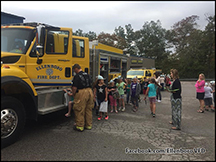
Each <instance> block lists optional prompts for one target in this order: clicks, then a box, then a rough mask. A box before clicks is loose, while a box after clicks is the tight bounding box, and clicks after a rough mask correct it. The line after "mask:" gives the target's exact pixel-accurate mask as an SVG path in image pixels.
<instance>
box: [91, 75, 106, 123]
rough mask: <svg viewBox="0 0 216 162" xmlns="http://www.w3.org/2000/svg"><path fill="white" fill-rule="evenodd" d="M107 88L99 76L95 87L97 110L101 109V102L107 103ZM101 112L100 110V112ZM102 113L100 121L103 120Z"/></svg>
mask: <svg viewBox="0 0 216 162" xmlns="http://www.w3.org/2000/svg"><path fill="white" fill-rule="evenodd" d="M107 95H108V94H107V86H106V85H105V83H104V78H103V77H102V76H101V75H99V76H98V81H97V84H96V85H95V87H94V100H95V102H97V104H98V105H97V106H96V109H99V107H100V104H101V102H103V101H105V102H107ZM99 112H100V110H99ZM102 115H103V114H102V112H100V116H99V117H98V120H101V119H102ZM108 118H109V117H108V112H106V116H105V120H108Z"/></svg>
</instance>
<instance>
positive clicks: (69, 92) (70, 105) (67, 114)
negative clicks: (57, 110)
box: [64, 88, 74, 117]
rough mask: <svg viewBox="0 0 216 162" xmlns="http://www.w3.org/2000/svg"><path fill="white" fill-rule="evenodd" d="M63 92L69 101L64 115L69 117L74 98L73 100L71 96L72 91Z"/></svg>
mask: <svg viewBox="0 0 216 162" xmlns="http://www.w3.org/2000/svg"><path fill="white" fill-rule="evenodd" d="M64 92H65V93H67V94H68V96H70V101H69V103H68V112H67V113H66V114H65V116H66V117H70V116H71V109H72V107H73V104H74V102H73V101H74V98H73V94H72V90H71V89H69V88H68V89H67V90H66V89H64Z"/></svg>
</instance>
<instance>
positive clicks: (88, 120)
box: [74, 88, 94, 130]
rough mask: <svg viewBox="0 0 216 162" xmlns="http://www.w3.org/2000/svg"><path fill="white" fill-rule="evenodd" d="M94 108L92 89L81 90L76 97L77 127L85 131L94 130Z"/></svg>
mask: <svg viewBox="0 0 216 162" xmlns="http://www.w3.org/2000/svg"><path fill="white" fill-rule="evenodd" d="M93 108H94V100H93V92H92V89H91V88H85V89H79V92H78V93H76V95H75V97H74V114H75V122H76V127H77V128H78V129H80V130H83V129H84V127H85V128H87V129H91V128H92V109H93Z"/></svg>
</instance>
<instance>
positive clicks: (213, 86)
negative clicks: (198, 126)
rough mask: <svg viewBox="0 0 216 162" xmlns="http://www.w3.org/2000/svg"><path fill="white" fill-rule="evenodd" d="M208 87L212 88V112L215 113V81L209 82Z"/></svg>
mask: <svg viewBox="0 0 216 162" xmlns="http://www.w3.org/2000/svg"><path fill="white" fill-rule="evenodd" d="M209 83H210V87H211V88H212V93H213V101H214V108H213V109H212V111H215V81H210V82H209Z"/></svg>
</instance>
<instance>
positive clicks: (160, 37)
mask: <svg viewBox="0 0 216 162" xmlns="http://www.w3.org/2000/svg"><path fill="white" fill-rule="evenodd" d="M165 34H166V30H165V29H163V28H162V27H161V23H160V21H159V20H158V21H157V22H154V21H151V22H145V23H144V25H143V27H142V29H141V30H140V31H138V32H135V43H136V45H137V47H138V49H139V51H140V52H139V55H140V56H145V57H150V58H154V59H155V64H156V65H157V66H159V67H162V66H163V64H162V62H163V60H164V59H167V57H168V53H167V52H166V51H165V47H166V40H165Z"/></svg>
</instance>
